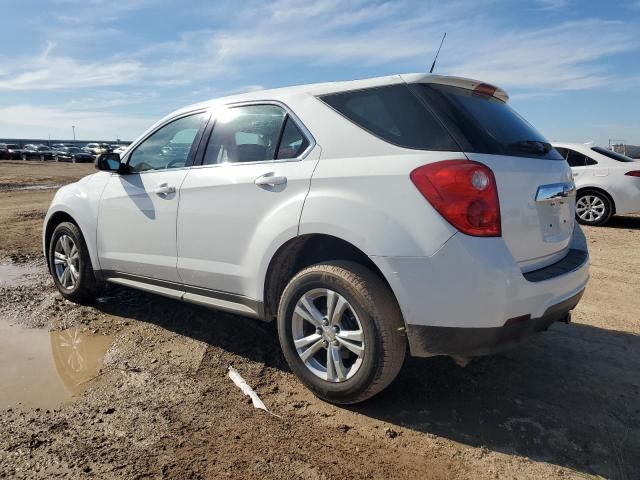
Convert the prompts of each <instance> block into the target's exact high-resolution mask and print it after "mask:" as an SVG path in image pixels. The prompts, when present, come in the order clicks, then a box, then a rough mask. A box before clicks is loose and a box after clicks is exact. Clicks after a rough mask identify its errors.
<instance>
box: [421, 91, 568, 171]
mask: <svg viewBox="0 0 640 480" xmlns="http://www.w3.org/2000/svg"><path fill="white" fill-rule="evenodd" d="M410 88H411V90H412V91H413V92H415V93H416V94H417V95H418V96H420V97H421V98H422V99H423V100H424V101H425V104H426V105H428V107H429V108H430V109H431V110H432V111H433V112H434V113H435V115H436V116H437V117H438V118H439V119H440V120H441V121H442V122H443V123H444V125H445V126H446V128H447V129H448V130H449V132H451V134H452V135H453V137H454V139H455V141H456V142H457V143H458V144H460V145H461V147H462V149H463V151H465V152H471V153H489V154H495V155H511V156H522V157H539V158H546V159H551V160H562V159H563V158H562V156H561V155H560V154H559V153H558V152H557V151H556V150H555V149H554V148H553V147H552V146H551V145H550V144H549V142H548V141H547V140H546V139H545V138H544V137H543V136H542V135H541V134H540V133H539V132H538V131H537V130H536V129H535V128H534V127H533V126H532V125H531V124H529V122H527V121H526V120H524V119H523V118H522V117H521V116H520V115H518V114H517V113H516V111H515V110H513V109H512V108H511V107H510V106H509V105H507V104H506V103H504V102H503V101H502V100H500V99H498V98H496V97H493V96H491V95H484V94H479V93H476V92H474V91H472V90H468V89H465V88H460V87H453V86H450V85H439V84H426V83H418V84H411V85H410Z"/></svg>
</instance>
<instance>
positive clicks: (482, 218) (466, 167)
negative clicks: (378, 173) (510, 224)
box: [410, 160, 502, 237]
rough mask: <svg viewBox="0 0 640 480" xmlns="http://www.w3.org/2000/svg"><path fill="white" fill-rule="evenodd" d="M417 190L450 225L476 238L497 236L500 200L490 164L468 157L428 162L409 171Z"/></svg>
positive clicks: (499, 230) (498, 231)
mask: <svg viewBox="0 0 640 480" xmlns="http://www.w3.org/2000/svg"><path fill="white" fill-rule="evenodd" d="M410 177H411V181H412V182H413V184H414V185H415V186H416V188H417V189H418V191H420V193H421V194H422V195H423V196H424V198H426V199H427V201H428V202H429V203H430V204H431V205H433V207H434V208H435V209H436V210H437V211H438V213H440V215H442V216H443V217H444V218H445V220H447V221H448V222H449V223H450V224H451V225H453V226H454V227H455V228H457V229H458V230H460V231H461V232H462V233H465V234H467V235H472V236H475V237H499V236H500V235H501V234H502V231H501V225H500V203H499V201H498V189H497V187H496V179H495V177H494V175H493V172H492V171H491V169H490V168H489V167H487V166H486V165H483V164H482V163H478V162H473V161H471V160H445V161H442V162H435V163H430V164H427V165H423V166H421V167H418V168H416V169H415V170H413V171H412V172H411V175H410Z"/></svg>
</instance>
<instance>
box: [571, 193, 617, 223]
mask: <svg viewBox="0 0 640 480" xmlns="http://www.w3.org/2000/svg"><path fill="white" fill-rule="evenodd" d="M611 215H613V205H612V204H611V200H610V199H609V197H607V196H606V195H604V194H603V193H601V192H598V191H596V190H585V191H583V192H580V193H578V198H577V199H576V218H577V219H578V222H580V223H581V224H583V225H592V226H598V225H603V224H604V223H606V222H608V221H609V219H610V218H611Z"/></svg>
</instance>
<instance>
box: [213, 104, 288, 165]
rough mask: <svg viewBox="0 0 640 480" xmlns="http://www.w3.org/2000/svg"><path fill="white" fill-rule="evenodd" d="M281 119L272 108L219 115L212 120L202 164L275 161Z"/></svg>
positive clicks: (280, 112) (278, 111) (231, 110)
mask: <svg viewBox="0 0 640 480" xmlns="http://www.w3.org/2000/svg"><path fill="white" fill-rule="evenodd" d="M285 116H286V115H285V112H284V110H282V108H280V107H278V106H276V105H247V106H245V107H233V108H228V109H226V110H224V111H222V112H221V113H220V115H218V117H217V118H216V123H215V125H214V127H213V132H212V133H211V137H210V138H209V142H208V144H207V150H206V152H205V157H204V161H203V164H204V165H211V164H214V163H238V162H260V161H266V160H273V159H275V158H276V148H277V146H278V139H279V138H280V133H281V132H282V126H283V123H284V121H285Z"/></svg>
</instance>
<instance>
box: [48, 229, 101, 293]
mask: <svg viewBox="0 0 640 480" xmlns="http://www.w3.org/2000/svg"><path fill="white" fill-rule="evenodd" d="M48 260H49V270H50V271H51V275H52V276H53V281H54V283H55V285H56V288H57V289H58V291H59V292H60V293H61V294H62V295H63V296H64V297H65V298H67V299H69V300H71V301H72V302H76V303H85V302H89V301H91V300H93V299H95V297H96V294H97V292H98V283H97V282H96V278H95V275H94V274H93V267H92V266H91V259H90V258H89V251H88V250H87V246H86V244H85V241H84V238H83V236H82V233H81V232H80V229H79V228H78V227H77V226H76V225H75V224H73V223H71V222H63V223H61V224H60V225H58V226H57V227H56V229H55V230H54V231H53V235H52V236H51V242H50V243H49V259H48Z"/></svg>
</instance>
